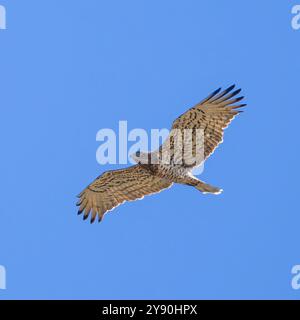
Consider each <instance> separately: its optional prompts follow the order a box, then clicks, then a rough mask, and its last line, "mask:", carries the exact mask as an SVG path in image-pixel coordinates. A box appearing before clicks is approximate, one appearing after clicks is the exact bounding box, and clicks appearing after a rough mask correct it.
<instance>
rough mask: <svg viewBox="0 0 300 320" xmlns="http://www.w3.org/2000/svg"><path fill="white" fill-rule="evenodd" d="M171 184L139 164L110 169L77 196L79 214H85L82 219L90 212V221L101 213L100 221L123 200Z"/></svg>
mask: <svg viewBox="0 0 300 320" xmlns="http://www.w3.org/2000/svg"><path fill="white" fill-rule="evenodd" d="M171 185H172V182H171V181H168V180H166V179H161V178H159V177H157V176H154V175H152V174H151V171H149V170H147V169H146V168H143V167H142V166H140V165H135V166H132V167H129V168H126V169H121V170H113V171H107V172H105V173H103V174H102V175H101V176H99V177H98V178H97V179H96V180H94V182H92V183H91V184H90V185H89V186H88V187H87V188H86V189H84V190H83V191H82V192H81V193H80V194H79V195H78V197H79V198H80V199H79V201H78V202H77V205H78V206H79V211H78V214H81V213H84V215H83V218H84V219H87V218H88V216H89V214H90V213H91V223H93V222H94V221H95V219H96V216H97V215H98V220H99V221H101V220H102V218H103V216H104V214H105V213H106V212H107V211H110V210H112V209H114V208H115V207H117V206H118V205H120V204H122V203H123V202H124V201H133V200H137V199H142V198H143V197H144V196H145V195H150V194H152V193H157V192H160V191H161V190H163V189H166V188H168V187H170V186H171Z"/></svg>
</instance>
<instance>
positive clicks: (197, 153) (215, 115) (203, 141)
mask: <svg viewBox="0 0 300 320" xmlns="http://www.w3.org/2000/svg"><path fill="white" fill-rule="evenodd" d="M234 87H235V86H234V85H233V86H231V87H229V88H228V89H226V90H224V91H221V88H219V89H218V90H216V91H214V92H213V93H212V94H210V95H209V96H208V97H207V98H206V99H204V100H203V101H201V102H200V103H198V104H197V105H195V106H194V107H193V108H191V109H189V110H188V111H186V112H185V113H184V114H182V115H181V116H180V117H178V118H177V119H176V120H175V121H174V122H173V126H172V129H171V132H170V135H169V137H168V138H167V139H166V141H165V143H164V144H163V145H162V146H161V148H160V152H161V155H160V157H162V155H164V156H166V155H169V157H171V161H172V160H173V159H174V158H175V159H176V157H178V154H179V155H180V154H181V156H182V154H183V156H182V159H183V166H184V167H195V166H198V165H200V164H201V163H202V162H203V161H204V160H206V159H207V158H208V157H209V156H210V155H211V154H212V153H213V152H214V150H215V149H216V148H217V146H218V145H219V144H220V143H221V142H223V131H224V129H225V128H226V127H227V126H228V125H229V123H230V122H231V121H232V120H233V119H234V117H235V116H236V115H237V114H238V113H240V112H241V111H238V110H237V109H238V108H241V107H244V106H245V104H237V103H238V102H239V101H240V100H242V99H243V98H244V97H242V96H241V97H236V96H237V95H238V94H239V93H240V91H241V89H238V90H235V91H233V89H234ZM188 132H190V133H191V135H190V137H189V136H188V134H186V133H188ZM199 133H200V135H201V137H202V138H200V139H198V138H197V139H198V140H197V139H196V134H199ZM184 135H186V136H187V139H186V137H184ZM178 136H180V138H181V140H180V141H182V144H181V145H182V148H179V149H180V150H179V152H178V150H177V155H176V145H175V141H176V139H177V138H178ZM199 142H200V143H199ZM174 145H175V147H174ZM197 149H201V150H197ZM188 150H192V152H187V151H188ZM185 151H186V152H185ZM191 155H192V158H191V157H190V156H191ZM166 159H168V157H167V156H166ZM169 159H170V158H169Z"/></svg>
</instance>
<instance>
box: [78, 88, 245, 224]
mask: <svg viewBox="0 0 300 320" xmlns="http://www.w3.org/2000/svg"><path fill="white" fill-rule="evenodd" d="M233 89H234V85H233V86H231V87H229V88H228V89H226V90H224V91H221V88H219V89H218V90H216V91H214V92H213V93H212V94H210V95H209V96H208V97H207V98H206V99H204V100H203V101H201V102H200V103H198V104H197V105H195V106H194V107H193V108H191V109H189V110H188V111H187V112H185V113H184V114H182V115H181V116H180V117H179V118H177V119H176V120H175V121H174V122H173V126H172V129H171V132H170V135H169V137H168V138H167V139H166V141H165V142H164V144H163V145H162V146H161V147H160V148H159V150H156V151H154V152H151V153H140V152H138V153H136V155H134V156H133V158H134V159H135V160H136V162H137V164H136V165H134V166H131V167H128V168H126V169H122V170H113V171H107V172H105V173H103V174H102V175H101V176H99V177H98V178H97V179H96V180H94V182H92V183H91V184H90V185H89V186H88V187H87V188H86V189H84V190H83V191H82V192H81V193H80V194H79V195H78V197H79V198H80V199H79V201H78V202H77V205H78V206H79V211H78V213H79V214H81V213H83V217H84V219H87V218H88V216H89V215H91V222H94V221H95V219H96V217H97V216H98V220H99V221H101V220H102V218H103V216H104V214H105V213H106V212H107V211H110V210H112V209H113V208H115V207H117V206H118V205H120V204H122V203H123V202H125V201H133V200H137V199H142V198H143V197H144V196H145V195H150V194H153V193H158V192H160V191H162V190H164V189H167V188H169V187H171V186H172V184H173V183H180V184H185V185H189V186H193V187H195V188H196V189H198V190H199V191H201V192H203V193H213V194H218V193H220V192H221V191H222V190H221V189H219V188H217V187H213V186H211V185H209V184H206V183H204V182H203V181H200V180H199V179H197V178H196V177H194V176H193V175H192V173H191V172H192V170H193V169H194V168H195V167H197V166H199V165H201V164H202V163H203V162H204V161H205V160H206V159H207V158H208V157H209V156H210V155H211V154H212V153H213V152H214V150H215V149H216V148H217V146H218V145H219V144H220V143H221V142H223V131H224V129H225V128H226V127H227V126H228V125H229V123H230V122H231V121H232V120H233V119H234V117H235V116H236V115H237V114H238V113H240V112H241V111H239V110H237V109H239V108H241V107H244V106H245V104H236V103H238V102H239V101H240V100H242V99H243V97H236V96H237V95H238V94H239V93H240V91H241V90H240V89H239V90H235V91H233ZM184 130H187V131H189V130H190V132H191V139H189V140H188V139H186V140H185V133H184V132H186V131H184ZM197 130H201V132H202V133H203V141H202V144H201V145H199V143H196V140H197V139H196V132H197ZM177 138H181V139H182V140H181V141H182V144H176V143H175V141H177V140H176V139H177ZM178 146H180V147H178ZM176 148H177V149H179V150H177V149H176ZM201 148H202V152H200V153H199V152H198V153H199V154H200V155H199V154H198V153H197V151H199V150H198V149H201ZM184 150H191V152H190V153H188V152H186V153H188V155H187V156H183V157H182V160H183V161H182V162H180V161H179V162H178V161H177V160H178V157H177V154H179V155H180V154H181V155H182V154H185V151H184ZM178 151H179V152H178ZM165 159H168V162H167V163H166V162H165Z"/></svg>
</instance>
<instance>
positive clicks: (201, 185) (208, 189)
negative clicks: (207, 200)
mask: <svg viewBox="0 0 300 320" xmlns="http://www.w3.org/2000/svg"><path fill="white" fill-rule="evenodd" d="M176 182H177V183H181V184H186V185H188V186H192V187H195V188H196V189H197V190H199V191H201V192H203V193H213V194H220V193H221V192H222V191H223V190H222V189H220V188H218V187H214V186H211V185H210V184H207V183H205V182H203V181H201V180H199V179H197V178H195V177H184V178H181V179H180V180H178V181H176Z"/></svg>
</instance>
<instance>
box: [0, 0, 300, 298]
mask: <svg viewBox="0 0 300 320" xmlns="http://www.w3.org/2000/svg"><path fill="white" fill-rule="evenodd" d="M0 4H3V5H5V6H6V10H7V30H0V97H1V98H0V102H1V106H0V108H1V118H0V119H1V120H0V121H1V126H0V136H1V166H0V170H1V183H0V194H1V201H0V265H4V266H5V268H6V270H7V290H5V291H4V290H0V299H8V298H18V299H19V298H29V299H31V298H40V299H44V298H50V299H52V298H53V299H54V298H55V299H63V298H64V299H73V298H75V299H103V298H118V299H125V298H126V299H131V298H132V299H144V298H149V299H161V298H164V299H167V298H168V299H185V298H193V299H209V298H213V299H222V298H224V299H231V298H238V299H245V298H257V299H262V298H291V299H300V290H299V291H296V290H293V289H292V287H291V279H292V274H291V269H292V267H293V265H296V264H300V236H299V234H300V232H299V231H300V211H299V179H300V176H299V160H300V159H299V158H300V157H299V119H300V105H299V74H300V60H299V52H300V30H299V31H295V30H293V29H292V27H291V19H292V14H291V8H292V6H293V5H294V4H297V2H295V1H287V0H284V1H271V0H268V1H258V0H256V1H250V2H249V1H248V2H245V1H238V0H235V1H234V0H228V1H221V0H219V1H192V0H187V1H174V0H172V1H158V0H156V1H141V0H136V1H132V0H129V1H98V0H87V1H71V0H64V1H58V0H56V1H55V0H51V1H50V0H44V1H37V0H36V1H33V0H24V1H20V0H19V1H16V0H0ZM232 83H236V84H237V85H238V86H239V87H241V88H242V89H243V93H244V94H245V96H246V102H247V103H248V107H247V110H246V112H244V113H243V114H242V115H241V116H239V117H238V118H236V119H235V120H234V121H233V122H232V124H231V126H230V127H229V128H228V129H227V130H226V132H225V141H224V144H222V145H221V146H220V147H219V148H218V149H217V150H216V152H215V153H214V155H213V157H211V158H210V159H209V160H208V162H207V163H206V166H205V171H204V173H203V174H202V176H200V178H202V179H203V180H204V181H207V182H209V183H211V184H213V185H216V186H219V187H222V188H223V189H224V193H223V194H222V195H220V196H213V195H202V194H201V193H200V192H198V191H197V190H194V189H192V188H189V187H185V186H175V187H173V188H172V189H170V190H167V191H164V192H163V193H161V194H159V195H154V196H152V197H147V198H145V199H144V200H143V201H138V202H132V203H127V204H125V205H123V206H121V207H119V208H118V209H117V210H115V211H113V212H112V213H110V214H108V215H106V217H105V219H104V221H103V223H101V224H98V223H97V224H94V225H90V223H88V222H83V221H82V219H81V217H78V216H77V208H76V207H75V202H76V195H77V194H78V193H79V192H80V191H81V190H82V189H83V188H84V187H85V186H86V185H87V184H88V183H89V182H91V181H92V180H93V179H94V178H95V177H96V176H98V175H99V174H100V173H101V172H103V171H105V170H107V169H115V168H119V167H120V166H118V165H116V166H111V165H105V166H100V165H99V164H98V163H97V162H96V158H95V155H96V150H97V148H98V146H99V142H97V141H96V138H95V137H96V133H97V131H98V130H99V129H101V128H112V129H115V130H117V129H118V121H119V120H127V121H128V128H129V129H133V128H144V129H146V130H150V129H151V128H165V127H167V128H168V127H170V125H171V123H172V121H173V120H174V119H175V118H176V117H177V116H179V115H180V114H182V113H183V112H184V111H185V110H186V109H187V108H188V107H191V106H193V104H195V103H197V102H198V101H199V100H201V99H203V98H204V97H205V96H207V95H208V94H209V93H210V92H211V91H212V90H214V89H216V88H218V87H219V86H222V87H226V86H229V85H231V84H232Z"/></svg>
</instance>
